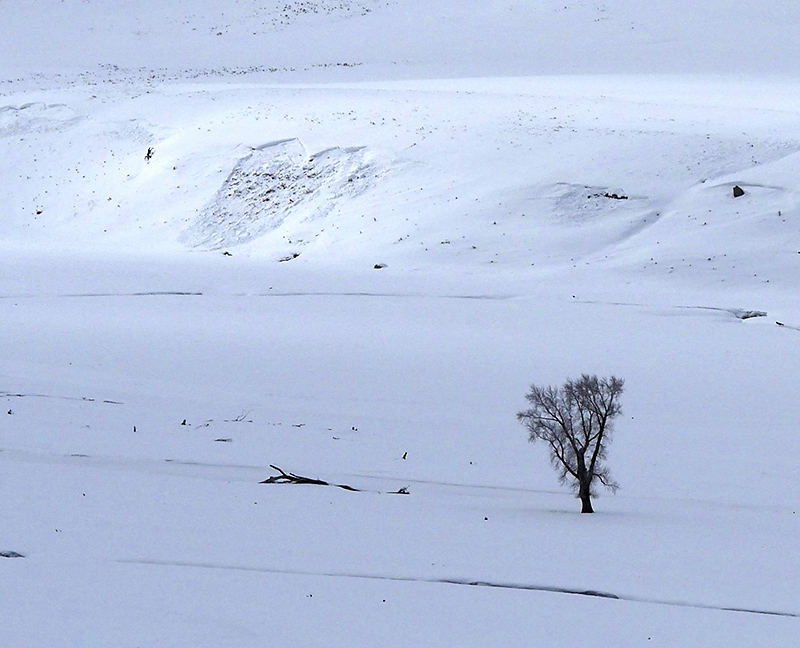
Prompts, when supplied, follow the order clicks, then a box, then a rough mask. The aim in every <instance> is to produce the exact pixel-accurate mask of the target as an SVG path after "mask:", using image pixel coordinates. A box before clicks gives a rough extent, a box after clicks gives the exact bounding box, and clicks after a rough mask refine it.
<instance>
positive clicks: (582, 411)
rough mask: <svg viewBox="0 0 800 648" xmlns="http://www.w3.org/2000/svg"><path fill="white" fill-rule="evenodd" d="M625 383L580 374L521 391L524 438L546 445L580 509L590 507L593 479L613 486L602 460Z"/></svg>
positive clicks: (613, 378)
mask: <svg viewBox="0 0 800 648" xmlns="http://www.w3.org/2000/svg"><path fill="white" fill-rule="evenodd" d="M624 384H625V382H624V381H623V380H622V379H621V378H616V377H614V376H611V377H610V378H598V377H597V376H589V375H587V374H584V375H582V376H581V377H580V378H579V379H578V380H567V381H566V382H565V383H564V384H563V385H562V386H561V387H552V386H545V387H538V386H537V385H531V388H530V391H529V392H528V393H527V394H526V395H525V398H527V399H528V402H530V404H531V408H530V409H527V410H525V411H523V412H518V413H517V419H518V420H519V421H520V422H521V423H522V424H523V425H524V426H525V427H526V428H527V430H528V432H529V440H530V441H531V442H534V441H544V442H545V443H546V444H547V445H548V447H549V449H550V463H551V464H553V467H554V468H555V469H556V470H557V471H558V473H559V478H560V480H561V482H562V483H570V485H571V486H572V487H573V488H574V489H575V491H576V492H577V494H578V498H579V499H580V500H581V513H594V509H593V508H592V495H594V494H595V492H594V490H593V484H594V481H595V479H596V480H597V481H599V482H600V483H601V484H602V485H603V486H605V487H606V488H608V489H609V490H611V491H612V492H614V491H616V490H617V488H619V485H618V484H617V483H616V482H614V481H613V480H612V479H611V476H610V473H609V470H608V468H607V467H606V466H605V460H606V454H607V449H608V444H609V443H610V442H611V432H612V428H613V425H612V423H613V419H614V418H615V417H616V416H618V415H619V414H620V413H621V412H622V409H621V407H620V403H619V398H620V395H621V394H622V390H623V387H624Z"/></svg>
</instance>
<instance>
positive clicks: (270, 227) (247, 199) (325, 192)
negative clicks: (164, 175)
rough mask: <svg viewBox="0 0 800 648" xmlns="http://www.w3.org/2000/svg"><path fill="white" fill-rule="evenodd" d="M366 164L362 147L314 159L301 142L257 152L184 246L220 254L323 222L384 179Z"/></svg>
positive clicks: (236, 172) (241, 163) (229, 181)
mask: <svg viewBox="0 0 800 648" xmlns="http://www.w3.org/2000/svg"><path fill="white" fill-rule="evenodd" d="M367 158H368V156H367V152H366V150H365V149H364V148H358V147H356V148H331V149H327V150H325V151H321V152H319V153H317V154H314V155H309V154H308V152H307V150H306V148H305V146H304V145H303V143H302V142H301V141H300V140H299V139H289V140H284V141H279V142H273V143H270V144H265V145H263V146H260V147H257V148H255V149H253V151H252V152H251V153H250V154H249V155H247V156H245V157H243V158H241V159H240V160H238V162H237V163H236V164H235V165H234V167H233V170H232V171H231V172H230V174H229V175H228V177H227V179H226V180H225V182H223V184H222V186H221V187H220V189H219V190H218V191H217V193H216V195H215V196H214V197H213V198H212V199H211V200H210V201H209V203H208V204H207V205H206V206H205V207H204V208H203V209H202V211H201V212H200V214H199V216H198V218H197V219H196V221H195V223H194V224H193V225H192V226H191V228H190V229H189V230H188V231H187V232H186V235H185V241H186V242H187V243H188V244H189V245H193V246H198V247H207V248H211V249H218V248H222V247H228V246H232V245H240V244H242V243H247V242H249V241H252V240H253V239H256V238H259V237H261V236H264V235H265V234H268V233H270V232H273V231H275V230H277V229H278V228H280V227H281V226H282V225H284V224H285V223H286V224H288V223H289V222H291V223H292V224H294V225H298V224H301V223H308V222H311V221H317V220H320V219H323V218H325V217H326V216H328V215H330V214H331V213H332V212H334V210H336V209H337V207H338V206H339V205H340V204H341V203H342V202H344V201H346V200H348V199H351V198H353V197H355V196H358V195H360V194H362V193H363V192H364V191H366V190H367V189H368V188H369V187H370V186H371V184H372V182H373V180H374V179H375V178H376V177H377V176H379V175H380V174H379V173H378V169H377V168H376V167H375V165H374V164H373V163H371V162H370V161H369V160H368V159H367ZM303 242H304V241H303V240H296V241H295V243H301V244H302V243H303Z"/></svg>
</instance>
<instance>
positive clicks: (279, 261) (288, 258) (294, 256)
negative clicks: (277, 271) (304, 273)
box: [278, 252, 300, 263]
mask: <svg viewBox="0 0 800 648" xmlns="http://www.w3.org/2000/svg"><path fill="white" fill-rule="evenodd" d="M299 256H300V253H299V252H292V253H291V254H290V255H289V256H285V257H283V258H281V259H278V263H285V262H286V261H291V260H292V259H296V258H297V257H299Z"/></svg>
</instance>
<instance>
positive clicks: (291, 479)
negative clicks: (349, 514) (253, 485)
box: [258, 464, 358, 492]
mask: <svg viewBox="0 0 800 648" xmlns="http://www.w3.org/2000/svg"><path fill="white" fill-rule="evenodd" d="M269 467H270V468H272V469H273V470H277V471H278V472H279V473H280V475H273V476H272V477H268V478H267V479H265V480H264V481H261V482H258V483H259V484H313V485H315V486H334V487H335V488H342V489H344V490H347V491H353V492H358V489H357V488H353V487H352V486H348V485H347V484H330V483H328V482H326V481H322V480H321V479H312V478H311V477H303V476H301V475H295V474H294V473H287V472H283V471H282V470H281V469H280V468H278V467H277V466H273V465H272V464H270V465H269Z"/></svg>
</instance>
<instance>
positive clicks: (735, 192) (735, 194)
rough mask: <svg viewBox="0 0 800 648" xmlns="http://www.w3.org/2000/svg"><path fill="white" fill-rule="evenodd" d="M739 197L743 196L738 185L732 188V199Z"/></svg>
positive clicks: (742, 190) (742, 191)
mask: <svg viewBox="0 0 800 648" xmlns="http://www.w3.org/2000/svg"><path fill="white" fill-rule="evenodd" d="M741 196H744V189H742V188H741V187H740V186H739V185H736V186H735V187H734V188H733V197H734V198H739V197H741Z"/></svg>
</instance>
